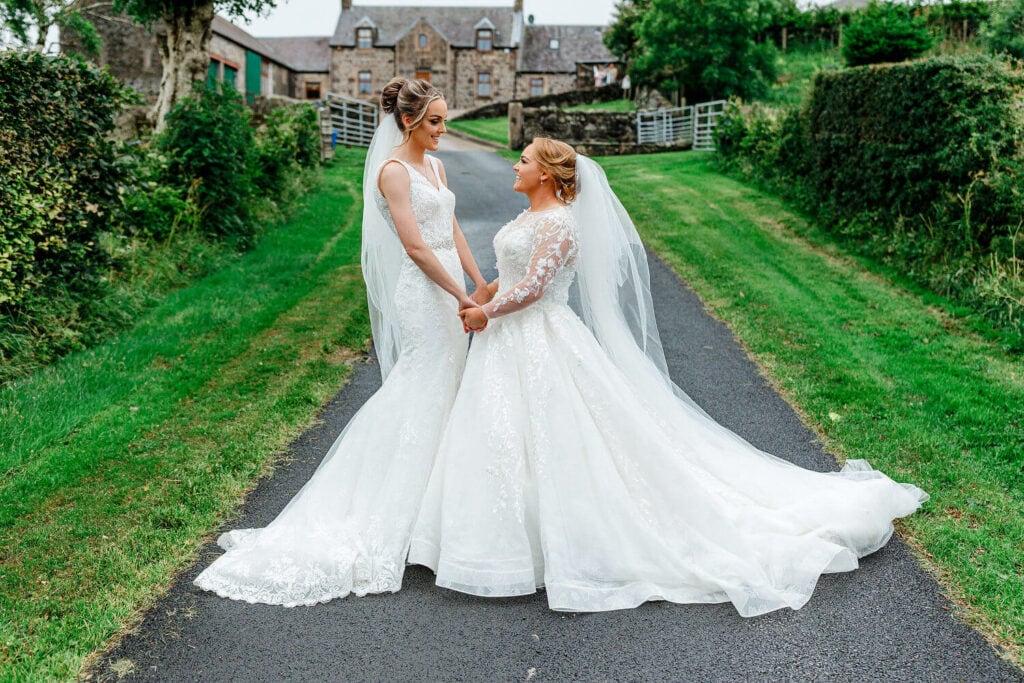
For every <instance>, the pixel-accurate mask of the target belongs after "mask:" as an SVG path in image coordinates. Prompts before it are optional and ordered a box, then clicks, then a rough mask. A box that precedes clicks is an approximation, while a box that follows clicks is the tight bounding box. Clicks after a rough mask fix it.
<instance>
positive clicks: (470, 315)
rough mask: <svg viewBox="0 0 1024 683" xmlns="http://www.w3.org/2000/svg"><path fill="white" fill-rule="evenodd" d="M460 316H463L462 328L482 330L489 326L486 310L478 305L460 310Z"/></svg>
mask: <svg viewBox="0 0 1024 683" xmlns="http://www.w3.org/2000/svg"><path fill="white" fill-rule="evenodd" d="M459 317H460V318H462V328H463V329H464V330H472V331H473V332H480V331H482V330H483V329H484V328H486V327H487V316H486V315H485V314H484V310H483V309H482V308H480V307H478V306H477V307H473V308H463V309H462V310H461V311H459Z"/></svg>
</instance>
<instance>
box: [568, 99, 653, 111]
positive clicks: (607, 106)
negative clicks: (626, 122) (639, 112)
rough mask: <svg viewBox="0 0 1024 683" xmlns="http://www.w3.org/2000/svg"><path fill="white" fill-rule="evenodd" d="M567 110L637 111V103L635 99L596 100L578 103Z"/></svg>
mask: <svg viewBox="0 0 1024 683" xmlns="http://www.w3.org/2000/svg"><path fill="white" fill-rule="evenodd" d="M566 111H611V112H630V111H636V104H634V103H633V100H625V99H623V100H611V101H610V102H596V103H594V104H577V105H574V106H572V107H567V108H566Z"/></svg>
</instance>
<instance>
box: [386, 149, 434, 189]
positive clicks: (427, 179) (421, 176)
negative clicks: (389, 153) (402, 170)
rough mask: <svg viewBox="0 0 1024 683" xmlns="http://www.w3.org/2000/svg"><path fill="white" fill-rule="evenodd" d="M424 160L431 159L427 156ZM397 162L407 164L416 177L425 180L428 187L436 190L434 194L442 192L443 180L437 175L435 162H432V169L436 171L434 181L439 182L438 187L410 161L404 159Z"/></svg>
mask: <svg viewBox="0 0 1024 683" xmlns="http://www.w3.org/2000/svg"><path fill="white" fill-rule="evenodd" d="M423 158H424V159H429V157H427V156H424V157H423ZM396 161H401V162H402V163H403V164H405V165H406V166H408V167H409V168H411V169H412V170H414V171H416V175H418V176H419V177H420V178H423V179H424V180H425V181H427V185H430V187H432V188H434V192H440V191H441V178H440V177H439V176H438V175H437V169H436V168H434V164H433V162H430V168H431V169H432V170H433V171H434V179H435V180H437V185H434V183H432V182H430V178H428V177H427V176H425V175H424V174H423V172H422V171H420V169H418V168H416V167H415V166H413V165H412V164H410V163H409V162H408V161H405V160H404V159H396Z"/></svg>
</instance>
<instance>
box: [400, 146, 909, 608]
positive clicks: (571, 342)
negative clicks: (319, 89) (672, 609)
mask: <svg viewBox="0 0 1024 683" xmlns="http://www.w3.org/2000/svg"><path fill="white" fill-rule="evenodd" d="M515 171H516V174H517V178H516V182H515V185H514V189H516V190H517V191H520V192H523V193H525V194H527V196H528V197H529V199H530V204H531V207H530V209H529V210H527V211H524V212H523V213H522V214H520V215H519V216H518V217H517V218H515V219H514V220H512V221H511V222H510V223H508V224H507V225H505V226H504V227H503V228H502V229H501V230H500V231H499V232H498V233H497V235H496V236H495V238H494V248H495V252H496V255H497V261H498V272H499V278H498V280H497V281H496V284H497V286H496V287H495V289H496V290H497V291H499V292H500V294H498V295H497V296H496V297H495V298H494V299H493V300H492V301H491V302H489V303H487V304H486V305H484V306H483V307H482V308H476V309H467V310H465V311H463V315H464V321H465V322H466V324H467V325H468V326H469V327H471V328H478V327H481V326H482V325H484V324H485V323H486V322H487V320H488V319H489V320H490V323H489V326H488V327H487V329H486V331H483V332H481V333H479V334H478V335H476V337H475V339H474V341H473V344H472V347H471V349H470V352H469V357H468V360H467V364H466V368H465V372H464V374H463V378H462V384H461V386H460V388H459V392H458V395H457V396H456V398H455V403H454V406H453V408H452V411H451V414H450V418H449V424H448V427H447V429H446V431H445V435H444V437H443V439H442V443H441V446H440V449H439V453H438V457H437V461H436V463H435V465H434V470H433V473H432V474H431V477H430V483H429V485H428V488H427V493H426V496H425V497H424V501H423V506H422V508H421V510H420V514H419V517H418V520H417V522H416V525H415V527H414V530H413V538H412V543H411V547H410V555H409V559H410V561H411V562H415V563H419V564H423V565H426V566H428V567H430V568H431V569H433V570H434V571H435V572H436V574H437V584H438V585H440V586H445V587H448V588H451V589H454V590H458V591H463V592H466V593H471V594H474V595H480V596H495V597H496V596H512V595H522V594H527V593H532V592H534V591H535V590H536V589H537V588H540V587H544V588H545V589H546V592H547V601H548V604H549V606H550V607H551V608H553V609H556V610H572V611H599V610H612V609H621V608H629V607H634V606H636V605H639V604H640V603H643V602H645V601H647V600H669V601H673V602H682V603H689V602H700V603H710V602H725V601H731V602H732V603H733V605H735V607H736V609H737V610H738V611H739V613H740V614H741V615H743V616H754V615H758V614H763V613H765V612H768V611H771V610H776V609H779V608H782V607H790V608H793V609H797V608H799V607H801V606H802V605H803V604H804V603H806V602H807V600H808V599H809V598H810V595H811V593H812V591H813V590H814V586H815V584H816V582H817V580H818V577H819V576H820V575H821V574H822V573H825V572H840V571H848V570H852V569H854V568H856V567H857V564H858V558H859V557H862V556H864V555H866V554H868V553H871V552H873V551H875V550H877V549H878V548H880V547H882V546H883V545H884V544H885V543H886V542H887V541H888V539H889V537H890V535H891V534H892V531H893V527H892V520H893V519H894V518H896V517H901V516H904V515H908V514H910V513H912V512H913V511H914V510H916V509H917V508H918V507H919V506H920V505H921V504H922V503H923V502H924V501H925V500H927V495H926V494H925V493H924V492H923V491H921V490H920V489H919V488H917V487H915V486H913V485H910V484H900V483H896V482H894V481H892V480H891V479H889V478H888V477H886V476H885V475H884V474H882V473H880V472H877V471H875V470H873V469H871V468H870V467H869V466H868V465H867V463H866V462H864V461H857V460H850V461H847V463H846V466H845V467H844V468H843V469H842V471H840V472H831V473H819V472H813V471H809V470H805V469H802V468H800V467H798V466H796V465H793V464H791V463H789V462H787V461H785V460H782V459H780V458H777V457H775V456H772V455H769V454H768V453H765V452H762V451H760V450H758V449H757V448H755V447H754V446H752V445H751V444H749V443H747V442H746V441H744V440H743V439H742V438H740V437H739V436H737V435H736V434H734V433H732V432H730V431H729V430H727V429H726V428H724V427H722V426H721V425H719V424H717V423H716V422H715V421H714V420H712V419H711V418H710V417H709V416H708V415H707V414H706V413H705V412H704V411H703V410H701V409H700V408H699V407H698V406H697V405H696V404H695V403H694V402H693V401H692V400H691V399H690V398H689V397H688V396H686V394H685V393H683V392H682V390H680V389H679V388H678V387H676V386H675V385H674V384H673V383H672V382H671V380H670V379H669V378H668V374H667V370H666V365H665V359H664V354H663V352H662V348H661V343H660V340H659V337H658V331H657V326H656V324H655V320H654V313H653V308H652V306H651V299H650V289H649V277H648V271H647V262H646V255H645V253H644V249H643V245H642V244H641V242H640V240H639V237H638V236H637V233H636V230H635V228H634V227H633V224H632V222H631V221H630V219H629V216H628V215H627V214H626V212H625V210H624V209H623V207H622V205H621V204H620V203H619V201H618V199H617V198H616V197H615V195H614V193H613V192H612V190H611V188H610V187H609V186H608V183H607V180H606V179H605V176H604V173H603V171H602V170H601V168H600V166H598V165H597V164H596V163H594V162H593V161H591V160H590V159H587V158H586V157H584V156H582V155H576V154H575V152H574V151H573V150H572V148H571V147H569V146H568V145H565V144H564V143H559V142H555V141H551V140H546V139H536V140H534V142H533V144H531V145H529V146H527V148H526V150H525V151H524V152H523V155H522V157H521V159H520V161H519V163H517V164H516V166H515ZM577 183H578V188H577ZM577 189H578V197H576V198H575V201H573V200H574V196H575V195H576V193H577ZM574 286H575V287H576V288H577V292H576V296H575V297H572V296H570V294H571V291H570V290H571V289H572V288H573V287H574ZM570 300H578V302H579V303H578V308H579V311H580V315H577V313H576V312H574V311H573V309H572V308H571V307H570V305H569V301H570Z"/></svg>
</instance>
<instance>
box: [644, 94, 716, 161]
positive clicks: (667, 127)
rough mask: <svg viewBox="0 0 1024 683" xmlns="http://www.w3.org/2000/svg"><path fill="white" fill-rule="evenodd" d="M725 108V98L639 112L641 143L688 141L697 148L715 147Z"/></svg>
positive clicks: (680, 142)
mask: <svg viewBox="0 0 1024 683" xmlns="http://www.w3.org/2000/svg"><path fill="white" fill-rule="evenodd" d="M724 109H725V100H715V101H713V102H702V103H700V104H695V105H690V106H688V107H673V108H671V109H656V110H654V111H638V112H637V113H636V141H637V144H641V145H645V144H654V145H664V144H685V143H687V142H689V143H691V144H692V145H693V149H702V150H712V149H714V139H713V137H712V135H713V132H714V129H715V123H716V122H717V119H718V117H719V115H720V114H721V113H722V111H723V110H724Z"/></svg>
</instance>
